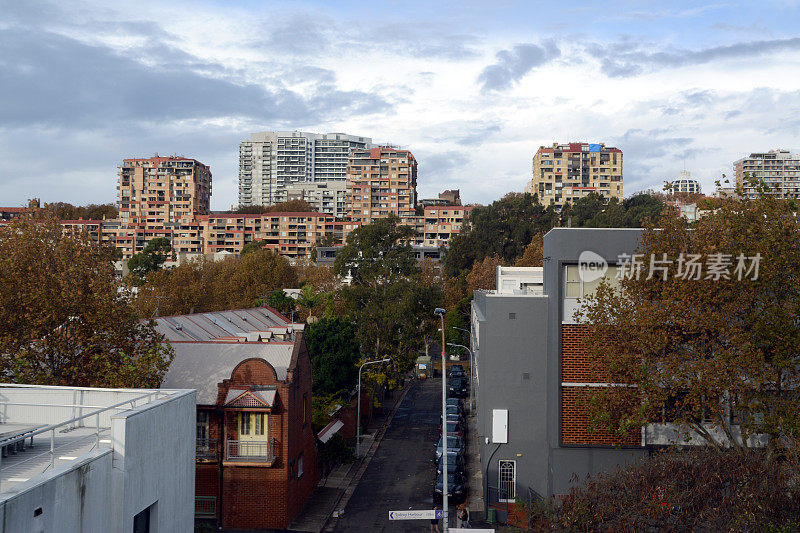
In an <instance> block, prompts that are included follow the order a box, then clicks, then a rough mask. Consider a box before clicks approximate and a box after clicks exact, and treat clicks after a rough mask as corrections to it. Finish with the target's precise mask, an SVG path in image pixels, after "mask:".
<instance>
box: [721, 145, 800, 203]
mask: <svg viewBox="0 0 800 533" xmlns="http://www.w3.org/2000/svg"><path fill="white" fill-rule="evenodd" d="M733 168H734V171H735V173H736V185H738V186H739V187H741V188H742V190H743V195H744V196H745V197H748V198H754V197H755V196H757V194H758V192H757V191H756V188H755V187H753V186H752V185H750V184H748V183H747V181H746V180H745V174H747V175H749V176H750V177H752V178H757V179H759V180H763V181H764V183H766V184H767V185H769V186H770V187H771V189H772V190H771V192H770V194H772V195H774V196H775V197H776V198H800V155H798V154H792V153H791V152H790V151H789V150H770V151H769V152H765V153H753V154H750V155H749V156H748V157H744V158H742V159H740V160H738V161H736V162H735V163H734V164H733Z"/></svg>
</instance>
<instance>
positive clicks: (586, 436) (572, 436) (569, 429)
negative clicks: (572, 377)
mask: <svg viewBox="0 0 800 533" xmlns="http://www.w3.org/2000/svg"><path fill="white" fill-rule="evenodd" d="M586 391H587V388H586V387H562V388H561V442H562V443H563V444H579V445H585V446H592V445H594V446H615V445H622V446H640V445H641V443H642V442H641V441H642V439H641V435H640V434H639V433H638V432H636V433H634V434H632V435H629V436H628V437H627V438H625V439H621V438H620V437H619V436H617V435H614V434H613V433H611V432H610V431H608V430H606V429H600V428H597V429H595V428H593V427H592V425H591V421H590V419H589V406H588V405H586V403H585V399H586Z"/></svg>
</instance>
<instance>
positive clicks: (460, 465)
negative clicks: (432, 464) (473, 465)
mask: <svg viewBox="0 0 800 533" xmlns="http://www.w3.org/2000/svg"><path fill="white" fill-rule="evenodd" d="M447 455H448V458H447V471H448V472H458V473H460V474H462V475H463V474H464V472H465V470H466V466H467V465H466V461H465V460H464V456H463V455H458V454H455V455H450V454H449V453H448V454H447ZM442 463H444V461H442V458H441V457H439V463H438V464H437V465H436V473H437V474H441V473H442V466H443V464H442Z"/></svg>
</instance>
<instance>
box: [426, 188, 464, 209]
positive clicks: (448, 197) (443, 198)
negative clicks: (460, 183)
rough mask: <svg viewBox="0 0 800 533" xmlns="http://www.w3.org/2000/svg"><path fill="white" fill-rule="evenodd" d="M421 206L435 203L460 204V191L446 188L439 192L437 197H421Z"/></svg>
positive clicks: (434, 204)
mask: <svg viewBox="0 0 800 533" xmlns="http://www.w3.org/2000/svg"><path fill="white" fill-rule="evenodd" d="M419 203H420V204H421V205H422V206H423V207H428V206H436V205H461V191H460V190H459V189H453V190H449V189H448V190H446V191H443V192H440V193H439V196H438V197H437V198H423V199H422V200H420V201H419Z"/></svg>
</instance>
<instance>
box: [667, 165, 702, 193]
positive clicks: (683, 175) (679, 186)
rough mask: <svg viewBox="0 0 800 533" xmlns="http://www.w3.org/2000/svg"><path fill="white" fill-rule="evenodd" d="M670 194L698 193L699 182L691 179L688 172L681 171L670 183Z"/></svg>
mask: <svg viewBox="0 0 800 533" xmlns="http://www.w3.org/2000/svg"><path fill="white" fill-rule="evenodd" d="M672 192H673V193H676V192H687V193H699V192H700V182H698V181H697V180H694V179H692V173H691V172H689V171H688V170H681V171H680V172H679V173H678V179H676V180H675V181H673V182H672Z"/></svg>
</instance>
